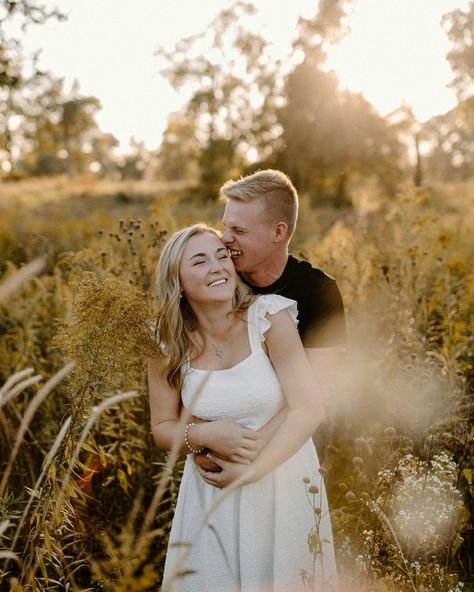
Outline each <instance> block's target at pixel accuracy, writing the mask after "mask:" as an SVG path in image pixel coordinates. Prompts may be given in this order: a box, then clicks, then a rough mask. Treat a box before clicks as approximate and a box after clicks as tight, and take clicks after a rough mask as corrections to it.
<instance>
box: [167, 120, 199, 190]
mask: <svg viewBox="0 0 474 592" xmlns="http://www.w3.org/2000/svg"><path fill="white" fill-rule="evenodd" d="M199 151H200V148H199V143H198V140H197V137H196V122H195V119H194V118H190V117H188V116H187V115H186V113H185V112H181V111H178V112H176V113H171V114H170V115H169V117H168V124H167V126H166V130H165V132H164V134H163V140H162V142H161V146H160V148H159V150H158V154H157V156H158V170H157V174H158V176H159V177H160V178H162V179H166V180H167V181H178V180H181V179H187V180H190V181H195V180H196V179H197V177H198V174H199V170H198V166H199V165H198V162H199Z"/></svg>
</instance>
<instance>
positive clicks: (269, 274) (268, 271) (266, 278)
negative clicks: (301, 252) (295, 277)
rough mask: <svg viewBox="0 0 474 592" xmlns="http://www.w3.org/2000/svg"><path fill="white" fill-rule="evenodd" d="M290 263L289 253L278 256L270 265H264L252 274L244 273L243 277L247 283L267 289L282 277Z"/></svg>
mask: <svg viewBox="0 0 474 592" xmlns="http://www.w3.org/2000/svg"><path fill="white" fill-rule="evenodd" d="M287 262H288V251H286V252H284V253H281V254H278V256H275V257H274V258H272V259H271V260H270V261H268V263H266V264H265V265H262V266H261V267H260V268H259V269H257V270H255V271H251V272H250V273H245V272H242V273H241V276H242V277H243V278H244V280H245V281H246V282H248V283H249V284H252V286H257V287H258V288H265V287H266V286H271V285H272V284H273V283H274V282H276V281H277V279H278V278H279V277H281V275H282V273H283V272H284V270H285V267H286V264H287Z"/></svg>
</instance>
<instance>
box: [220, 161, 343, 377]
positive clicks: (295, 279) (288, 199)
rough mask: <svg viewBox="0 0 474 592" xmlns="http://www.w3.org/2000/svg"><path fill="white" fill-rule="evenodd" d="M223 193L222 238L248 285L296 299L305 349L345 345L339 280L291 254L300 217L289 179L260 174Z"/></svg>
mask: <svg viewBox="0 0 474 592" xmlns="http://www.w3.org/2000/svg"><path fill="white" fill-rule="evenodd" d="M219 195H220V198H221V199H222V200H223V201H225V202H226V209H225V213H224V218H223V222H224V227H225V231H224V235H223V237H222V238H223V241H224V243H225V244H226V246H227V247H228V248H229V250H230V253H231V256H232V259H233V261H234V265H235V268H236V270H237V271H238V273H239V275H240V276H241V278H242V279H243V280H244V281H245V283H246V284H247V285H248V286H249V287H250V288H251V289H252V291H253V292H254V293H255V294H281V295H282V296H286V297H287V298H292V299H293V300H296V301H297V303H298V311H299V321H300V322H299V331H300V335H301V338H302V340H303V344H304V346H305V347H306V348H307V349H313V348H326V347H331V348H332V347H333V346H340V345H342V344H344V343H345V342H346V328H345V320H344V307H343V303H342V297H341V293H340V291H339V288H338V287H337V284H336V281H335V280H334V278H332V277H330V276H328V275H327V274H325V273H324V272H322V271H321V270H320V269H317V268H315V267H312V265H311V264H310V263H309V262H308V261H301V260H299V259H296V258H295V257H293V256H292V255H290V254H289V253H288V244H289V242H290V239H291V237H292V235H293V232H294V230H295V226H296V221H297V217H298V194H297V192H296V189H295V187H294V186H293V183H292V182H291V181H290V179H289V178H288V177H287V176H286V175H285V174H284V173H282V172H281V171H276V170H264V171H258V172H256V173H254V174H252V175H249V176H247V177H243V178H242V179H240V180H238V181H228V182H227V183H225V184H224V185H223V187H222V188H221V190H220V193H219ZM311 358H312V359H313V360H315V358H317V360H320V359H321V358H322V353H321V352H318V353H317V355H316V353H315V352H312V354H311ZM317 360H315V363H316V361H317ZM316 365H317V366H319V365H320V364H319V363H316Z"/></svg>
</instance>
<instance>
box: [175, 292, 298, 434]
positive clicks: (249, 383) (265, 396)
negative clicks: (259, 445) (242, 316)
mask: <svg viewBox="0 0 474 592" xmlns="http://www.w3.org/2000/svg"><path fill="white" fill-rule="evenodd" d="M283 309H287V310H288V312H289V313H290V315H291V316H292V318H293V319H294V321H295V323H296V322H297V321H296V317H297V308H296V303H295V302H294V301H293V300H289V299H288V298H284V297H283V296H278V295H276V294H268V295H263V296H258V297H257V298H256V299H255V300H254V302H253V303H252V304H251V305H250V307H249V309H248V314H247V328H248V339H249V345H250V354H249V355H248V356H247V357H246V358H245V359H243V360H242V361H240V362H239V363H238V364H236V365H235V366H232V367H231V368H226V369H224V370H200V369H197V368H193V367H191V366H190V364H187V365H186V366H185V368H184V369H183V372H184V373H185V374H184V380H183V386H182V390H181V399H182V402H183V405H184V406H185V407H186V408H188V409H189V410H190V411H191V413H192V414H193V415H195V416H197V417H200V418H201V419H205V420H208V421H213V420H218V419H233V420H234V421H237V422H238V423H240V424H241V425H242V426H244V427H246V428H250V429H254V430H257V429H259V428H261V427H262V426H263V425H265V424H266V423H267V422H268V421H269V420H270V419H271V418H272V417H273V416H274V415H275V414H276V413H277V412H278V411H279V410H280V409H281V408H282V407H283V406H284V405H285V401H286V400H285V395H284V393H283V390H282V388H281V385H280V383H279V381H278V377H277V375H276V373H275V370H274V368H273V366H272V363H271V361H270V358H269V357H268V356H267V354H266V353H265V351H264V349H263V347H262V342H263V341H264V340H265V336H264V333H265V331H267V330H268V328H269V327H270V326H271V321H270V320H269V319H268V318H267V316H266V315H267V313H269V314H270V315H272V314H276V313H277V312H279V311H280V310H283Z"/></svg>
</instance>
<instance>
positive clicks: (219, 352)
mask: <svg viewBox="0 0 474 592" xmlns="http://www.w3.org/2000/svg"><path fill="white" fill-rule="evenodd" d="M206 343H210V344H211V345H212V347H213V348H214V349H215V350H216V356H219V358H222V356H223V355H224V352H223V351H222V350H221V348H220V347H217V345H215V344H214V343H212V341H210V340H209V339H207V338H206Z"/></svg>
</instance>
